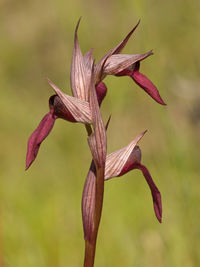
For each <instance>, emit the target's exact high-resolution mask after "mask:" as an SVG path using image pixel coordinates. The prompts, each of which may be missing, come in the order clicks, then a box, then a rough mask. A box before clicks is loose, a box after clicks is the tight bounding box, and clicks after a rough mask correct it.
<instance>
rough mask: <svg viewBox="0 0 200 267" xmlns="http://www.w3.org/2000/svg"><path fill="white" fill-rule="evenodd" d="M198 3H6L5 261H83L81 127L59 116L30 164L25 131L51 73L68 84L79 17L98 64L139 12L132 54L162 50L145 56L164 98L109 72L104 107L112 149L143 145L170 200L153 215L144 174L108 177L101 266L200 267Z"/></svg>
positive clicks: (40, 266)
mask: <svg viewBox="0 0 200 267" xmlns="http://www.w3.org/2000/svg"><path fill="white" fill-rule="evenodd" d="M199 10H200V1H199V0H193V1H191V0H185V1H181V0H168V1H156V0H148V1H147V0H134V1H130V0H123V1H119V0H118V1H116V0H112V1H111V0H109V1H106V0H102V1H97V0H95V1H92V0H86V1H81V0H74V1H62V0H57V1H53V0H44V1H39V0H34V1H30V0H15V1H11V0H1V1H0V17H1V22H0V36H1V41H0V73H1V75H0V88H1V89H0V92H1V96H0V261H1V262H2V263H1V267H2V266H6V267H35V266H37V267H66V266H70V267H76V266H82V262H83V254H84V241H83V231H82V221H81V208H80V203H81V194H82V188H83V185H84V180H85V177H86V174H87V171H88V167H89V163H90V160H91V155H90V152H89V149H88V145H87V140H86V132H85V129H84V127H83V126H82V125H74V124H70V123H67V122H65V121H63V120H57V121H56V124H55V127H54V129H53V131H52V133H51V134H50V136H49V137H48V139H47V140H46V141H45V142H44V143H43V145H42V146H41V148H40V152H39V155H38V158H37V160H36V161H35V162H34V164H33V165H32V166H31V168H30V169H29V170H28V172H25V171H24V169H25V155H26V146H27V139H28V137H29V135H30V133H31V132H32V131H33V130H34V129H35V128H36V126H37V125H38V123H39V121H40V120H41V118H42V116H43V115H44V114H46V113H47V112H48V98H49V96H51V95H52V94H53V92H52V90H51V88H50V87H49V85H48V84H47V81H46V77H49V78H50V79H51V80H52V81H53V82H55V83H56V84H57V85H58V86H59V87H60V88H61V89H63V90H64V91H65V92H68V93H69V92H70V87H69V73H70V62H71V55H72V50H73V35H74V29H75V25H76V23H77V20H78V18H79V17H80V16H83V18H82V21H81V25H80V28H79V41H80V44H81V48H82V51H83V52H86V51H87V50H88V49H89V48H91V47H93V48H94V57H95V58H96V60H98V59H99V58H100V57H101V56H102V55H103V54H104V53H105V52H107V51H108V50H109V49H110V48H112V47H114V46H115V45H116V44H117V43H119V42H120V41H121V40H122V39H123V37H124V36H125V35H126V34H127V33H128V32H129V30H130V29H131V28H132V27H133V26H134V25H135V24H136V23H137V21H138V19H141V24H140V26H139V28H138V29H137V31H136V32H135V34H134V36H133V37H132V38H131V39H130V41H129V43H128V45H127V47H126V48H125V50H124V53H143V52H146V51H149V50H150V49H153V50H154V53H155V55H154V56H152V57H149V58H148V59H146V60H145V61H143V62H142V66H141V72H143V73H145V74H146V75H147V76H148V77H150V78H151V80H152V81H153V82H154V83H155V84H156V85H157V87H158V88H159V91H160V94H161V95H162V97H163V99H164V100H165V101H166V102H167V104H168V105H167V107H163V106H161V105H159V104H157V103H156V102H154V101H153V100H152V99H151V98H150V97H149V96H148V95H147V94H145V92H144V91H143V90H141V89H140V88H139V87H138V86H137V85H136V84H134V83H133V82H132V80H131V79H130V78H128V77H121V78H118V77H107V78H106V80H105V82H106V84H107V85H108V88H109V91H108V95H107V97H106V99H105V101H104V103H103V105H102V114H103V117H104V120H105V121H106V120H107V118H108V116H109V115H110V114H112V120H111V123H110V127H109V130H108V151H109V152H111V151H113V150H116V149H119V148H121V147H123V146H125V145H127V144H128V143H129V142H130V141H131V140H132V139H133V138H134V137H135V136H136V135H137V134H138V133H140V132H141V131H143V130H145V129H148V133H147V134H146V135H145V137H144V138H143V140H142V141H141V142H140V147H141V149H142V151H143V163H144V164H145V165H146V166H148V168H149V170H150V172H151V174H152V176H153V178H154V180H155V182H156V184H157V186H158V187H159V189H160V191H161V193H162V197H163V223H162V224H159V223H158V222H157V220H156V218H155V216H154V212H153V206H152V199H151V194H150V192H149V188H148V186H147V184H146V182H145V180H144V178H143V176H142V174H141V173H140V172H139V171H132V172H130V173H129V174H127V175H126V176H124V177H122V178H118V179H115V180H114V179H113V180H111V181H108V182H106V186H105V200H104V207H103V215H102V220H101V226H100V231H99V237H98V244H97V253H96V265H95V266H97V267H98V266H99V267H111V266H119V267H120V266H126V267H129V266H130V267H134V266H136V267H169V266H170V267H181V266H187V267H197V266H200V251H199V246H200V205H199V203H200V182H199V159H200V155H199V154H200V153H199V141H200V138H199V136H200V135H199V131H200V78H199V74H200V53H199V43H200V38H199V36H200V35H199V29H200V18H199Z"/></svg>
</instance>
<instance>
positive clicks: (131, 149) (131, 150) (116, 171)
mask: <svg viewBox="0 0 200 267" xmlns="http://www.w3.org/2000/svg"><path fill="white" fill-rule="evenodd" d="M145 133H146V131H145V132H143V133H142V134H140V135H138V136H137V137H136V138H135V139H134V140H133V141H132V142H131V143H130V144H129V145H128V146H126V147H124V148H122V149H120V150H117V151H115V152H113V153H111V154H109V155H108V156H107V157H106V167H105V180H109V179H111V178H113V177H120V176H123V175H124V174H126V173H127V172H129V171H131V170H134V169H139V170H141V171H142V173H143V175H144V178H145V179H146V181H147V183H148V185H149V188H150V190H151V194H152V198H153V206H154V211H155V215H156V217H157V219H158V221H159V222H161V221H162V202H161V194H160V192H159V190H158V188H157V187H156V185H155V183H154V181H153V179H152V177H151V174H150V172H149V171H148V169H147V168H146V167H145V166H144V165H142V164H141V150H140V148H139V146H137V143H138V141H139V140H140V139H141V138H142V136H143V135H144V134H145Z"/></svg>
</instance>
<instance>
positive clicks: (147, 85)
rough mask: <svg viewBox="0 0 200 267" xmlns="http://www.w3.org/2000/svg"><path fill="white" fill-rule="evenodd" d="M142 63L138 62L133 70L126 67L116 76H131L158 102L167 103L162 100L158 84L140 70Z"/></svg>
mask: <svg viewBox="0 0 200 267" xmlns="http://www.w3.org/2000/svg"><path fill="white" fill-rule="evenodd" d="M139 67H140V63H139V62H137V63H136V65H135V68H134V69H133V70H130V69H125V70H123V71H121V72H119V73H117V75H116V76H125V75H128V76H130V77H131V78H132V79H133V80H134V81H135V82H136V83H137V85H139V86H140V87H141V88H142V89H144V91H145V92H146V93H147V94H149V95H150V96H151V97H152V98H153V99H154V100H155V101H156V102H158V103H159V104H161V105H166V104H165V102H164V101H163V100H162V98H161V96H160V94H159V92H158V89H157V88H156V86H155V85H154V84H153V83H152V82H151V81H150V80H149V79H148V78H147V77H146V76H145V75H144V74H142V73H140V72H139Z"/></svg>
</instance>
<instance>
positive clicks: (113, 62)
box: [96, 21, 166, 105]
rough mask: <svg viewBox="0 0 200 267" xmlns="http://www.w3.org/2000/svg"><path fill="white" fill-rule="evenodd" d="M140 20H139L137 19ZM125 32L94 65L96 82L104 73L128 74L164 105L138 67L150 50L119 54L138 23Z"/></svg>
mask: <svg viewBox="0 0 200 267" xmlns="http://www.w3.org/2000/svg"><path fill="white" fill-rule="evenodd" d="M139 22H140V21H139ZM139 22H138V23H137V24H136V26H135V27H134V28H133V29H132V30H131V31H130V32H129V33H128V34H127V36H126V37H125V38H124V39H123V40H122V42H121V43H119V44H118V45H117V46H116V47H114V48H113V49H111V50H110V51H109V52H108V53H106V54H105V55H104V56H103V57H102V58H101V60H100V61H99V62H98V63H97V65H96V83H97V84H98V82H99V81H102V80H103V79H104V78H105V77H106V75H115V76H129V77H131V78H132V79H133V80H134V82H135V83H136V84H137V85H139V86H140V87H141V88H142V89H143V90H144V91H145V92H146V93H147V94H149V95H150V96H151V97H152V98H153V99H154V100H155V101H156V102H158V103H159V104H161V105H166V104H165V103H164V101H163V100H162V98H161V96H160V94H159V92H158V89H157V88H156V86H155V85H154V84H153V83H152V82H151V81H150V80H149V79H148V78H147V77H146V76H145V75H144V74H142V73H141V72H140V71H139V69H140V62H141V61H142V60H144V59H145V58H147V57H149V56H150V55H153V52H152V51H149V52H147V53H144V54H136V55H127V54H120V53H121V51H122V49H123V48H124V47H125V45H126V44H127V42H128V40H129V38H130V37H131V35H132V34H133V32H134V31H135V30H136V28H137V27H138V25H139Z"/></svg>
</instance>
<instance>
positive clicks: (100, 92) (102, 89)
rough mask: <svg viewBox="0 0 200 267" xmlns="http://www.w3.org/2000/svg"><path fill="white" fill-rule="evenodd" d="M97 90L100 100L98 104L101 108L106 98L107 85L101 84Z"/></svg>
mask: <svg viewBox="0 0 200 267" xmlns="http://www.w3.org/2000/svg"><path fill="white" fill-rule="evenodd" d="M95 88H96V93H97V100H98V103H99V106H100V105H101V102H102V101H103V99H104V97H105V96H106V93H107V87H106V85H105V83H103V82H100V83H99V84H98V85H97V86H96V87H95Z"/></svg>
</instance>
